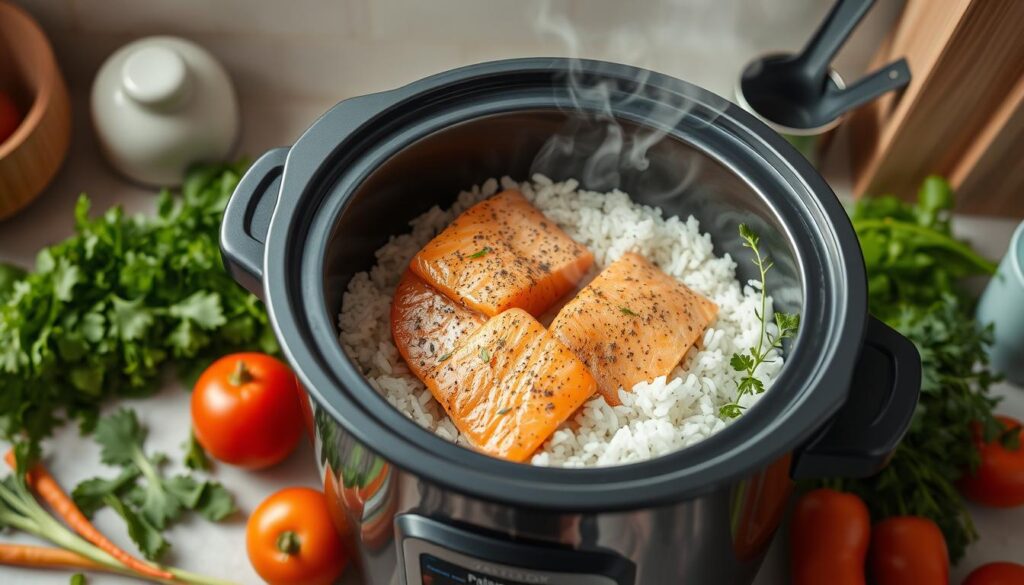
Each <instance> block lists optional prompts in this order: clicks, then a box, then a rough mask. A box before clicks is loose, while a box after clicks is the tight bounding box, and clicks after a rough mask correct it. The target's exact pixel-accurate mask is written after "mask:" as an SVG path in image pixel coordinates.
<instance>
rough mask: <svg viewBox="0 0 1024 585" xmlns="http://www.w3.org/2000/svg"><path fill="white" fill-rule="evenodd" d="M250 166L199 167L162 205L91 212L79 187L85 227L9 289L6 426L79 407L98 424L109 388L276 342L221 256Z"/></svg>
mask: <svg viewBox="0 0 1024 585" xmlns="http://www.w3.org/2000/svg"><path fill="white" fill-rule="evenodd" d="M244 169H245V165H244V164H234V165H215V166H205V167H200V168H197V169H196V170H194V171H192V172H190V173H189V175H188V177H187V179H186V181H185V184H184V186H183V187H182V193H181V197H173V196H172V195H171V194H170V193H168V192H164V193H162V194H161V195H160V198H159V200H158V202H157V211H156V213H155V215H140V216H136V217H127V216H126V215H125V214H124V213H123V212H122V211H121V209H120V208H117V207H114V208H111V209H109V210H107V211H106V212H105V213H103V214H101V215H99V216H97V217H90V204H89V199H88V198H87V197H85V196H84V195H83V196H82V197H80V198H79V200H78V204H77V206H76V207H75V226H76V227H75V234H74V235H72V236H71V237H69V238H68V239H66V240H64V241H63V242H60V243H58V244H56V245H53V246H50V247H49V248H46V249H44V250H42V251H41V252H40V253H39V255H38V257H37V260H36V267H35V271H34V272H32V273H30V274H27V275H24V276H23V277H20V276H18V277H17V278H18V279H17V281H16V282H14V283H13V284H9V285H5V286H9V287H10V290H9V292H8V293H6V295H5V294H4V293H2V292H0V388H3V392H2V393H0V413H2V414H0V430H2V431H3V432H4V433H5V434H6V435H8V436H11V437H14V436H22V437H27V438H28V439H30V440H33V441H36V440H38V439H40V438H42V437H44V436H47V435H48V434H49V433H50V432H51V431H52V429H53V428H54V427H55V426H56V425H58V424H60V423H61V422H62V421H63V420H64V419H72V418H73V419H77V420H78V421H79V422H80V424H81V425H82V426H83V428H84V430H88V429H89V428H90V427H91V426H92V425H93V424H94V423H95V419H96V413H97V408H98V405H99V404H100V402H101V401H102V400H103V399H104V398H107V397H118V396H139V395H145V394H147V393H149V392H151V391H153V390H154V388H155V387H156V386H157V384H158V383H159V380H160V375H161V370H162V368H163V366H165V365H168V364H171V363H173V365H174V366H175V368H176V369H177V371H178V372H179V374H181V375H182V376H185V377H188V376H192V375H195V374H198V372H199V371H201V370H202V368H203V367H205V366H206V365H207V364H209V362H210V361H211V360H212V359H213V358H215V357H217V356H220V355H223V354H226V353H230V352H232V351H239V350H247V349H254V350H262V351H265V352H269V353H276V351H277V346H276V343H275V341H274V337H273V333H272V331H271V329H270V327H269V325H268V322H267V316H266V312H265V311H264V309H263V306H262V304H261V303H260V301H259V300H258V299H257V298H256V297H254V296H253V295H251V294H249V293H248V292H246V291H245V290H244V289H242V288H241V287H239V286H238V285H237V284H236V283H235V282H234V281H233V280H232V279H231V277H230V276H228V274H227V272H226V271H225V270H224V268H223V265H222V262H221V256H220V248H219V244H218V237H219V236H218V234H219V230H220V221H221V217H222V215H223V211H224V206H225V205H226V203H227V200H228V198H229V197H230V195H231V193H232V191H233V189H234V187H235V185H236V184H237V183H238V180H239V177H240V176H241V174H242V172H243V171H244ZM7 278H8V279H10V277H7ZM5 297H6V298H5Z"/></svg>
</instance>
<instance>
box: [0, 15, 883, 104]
mask: <svg viewBox="0 0 1024 585" xmlns="http://www.w3.org/2000/svg"><path fill="white" fill-rule="evenodd" d="M14 1H15V2H20V3H21V4H23V5H24V6H25V7H26V8H28V9H29V11H31V12H32V13H33V14H35V15H36V16H37V17H38V18H39V19H40V21H41V22H42V23H43V25H44V27H45V28H46V29H47V30H48V31H49V33H50V36H51V38H52V40H53V43H54V46H55V48H56V51H57V53H58V57H59V59H60V60H61V62H62V64H63V67H64V70H65V75H66V76H67V77H68V80H69V82H70V84H71V85H72V87H73V88H75V89H77V90H78V91H81V90H82V89H85V88H88V86H89V84H90V83H91V80H92V77H93V75H94V74H95V71H96V69H97V67H98V66H99V64H100V63H101V62H102V60H103V59H104V58H105V57H106V56H107V55H109V54H110V53H111V52H112V51H113V50H114V49H115V48H117V47H118V46H120V45H122V44H124V43H126V42H128V41H130V40H132V39H135V38H138V37H140V36H145V35H150V34H174V35H180V36H184V37H187V38H190V39H193V40H195V41H197V42H199V43H200V44H202V45H204V46H205V47H207V48H208V49H210V50H211V51H213V53H214V54H215V55H217V56H218V57H219V58H220V59H221V60H222V61H223V62H224V63H225V65H226V66H227V67H228V70H229V71H230V72H231V73H232V75H233V77H234V79H235V82H236V84H237V85H238V87H239V90H240V93H241V95H242V100H243V103H244V102H250V103H252V102H259V101H267V102H277V101H280V100H291V101H292V102H302V101H305V102H315V103H317V104H321V103H328V104H329V103H333V102H334V101H337V100H339V99H342V98H344V97H347V96H352V95H358V94H362V93H366V92H371V91H376V90H381V89H387V88H390V87H394V86H397V85H400V84H403V83H406V82H408V81H412V80H414V79H416V78H419V77H422V76H424V75H428V74H431V73H435V72H438V71H442V70H445V69H449V68H452V67H456V66H459V65H464V64H469V63H473V62H478V61H485V60H491V59H497V58H506V57H517V56H536V55H569V54H578V55H580V56H583V57H591V58H601V59H610V60H615V61H621V62H628V63H633V64H638V65H643V66H647V67H650V68H653V69H657V70H660V71H663V72H666V73H669V74H672V75H675V76H678V77H681V78H684V79H687V80H689V81H693V82H695V83H698V84H701V85H704V86H705V87H708V88H709V89H712V90H713V91H716V92H719V93H721V94H723V95H725V94H729V93H731V91H732V86H733V84H734V83H735V80H736V78H737V75H738V73H739V71H740V70H741V69H742V67H743V65H744V64H745V63H746V62H747V61H748V60H749V59H750V58H752V57H753V56H754V55H757V54H759V53H763V52H765V51H771V50H794V49H797V48H799V47H800V46H801V45H802V44H803V42H804V41H805V40H806V39H807V38H808V37H809V36H810V34H811V32H812V31H813V29H814V27H815V26H816V24H817V23H818V22H819V21H820V20H821V19H822V18H823V16H824V15H825V13H826V12H827V11H828V9H829V7H830V5H831V4H832V2H831V0H633V1H630V0H14ZM901 5H902V1H901V0H882V1H881V2H878V3H877V6H875V8H874V9H873V11H872V13H871V14H870V15H869V16H868V18H867V19H866V20H865V22H864V23H863V24H862V25H861V27H860V28H859V29H858V31H857V32H856V33H855V37H854V39H853V40H852V42H851V43H850V44H849V45H848V46H847V47H846V48H845V49H844V50H843V52H842V54H841V55H840V58H839V60H838V62H837V65H838V68H839V69H840V71H841V72H842V73H844V74H845V75H847V76H851V75H856V74H857V73H859V72H860V71H863V70H864V69H865V67H866V66H867V63H868V61H869V60H870V58H871V55H872V53H873V51H874V48H875V47H876V46H877V45H878V43H879V42H880V41H881V39H882V38H883V37H884V34H885V31H886V29H887V28H888V26H889V25H890V24H891V22H892V21H893V19H894V18H895V17H896V15H897V14H898V12H899V9H900V8H901ZM566 24H571V25H572V27H573V30H572V31H571V34H567V31H568V27H567V26H566ZM567 36H568V37H575V40H576V44H575V46H571V45H569V44H567V43H566V40H565V39H566V37H567Z"/></svg>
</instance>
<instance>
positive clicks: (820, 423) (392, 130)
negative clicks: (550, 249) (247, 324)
mask: <svg viewBox="0 0 1024 585" xmlns="http://www.w3.org/2000/svg"><path fill="white" fill-rule="evenodd" d="M638 80H643V83H639V82H638ZM593 87H599V88H602V89H601V90H600V91H581V90H580V88H593ZM609 120H615V124H614V125H612V126H614V128H611V127H610V126H609V123H608V122H609ZM608 132H617V133H619V138H621V142H622V144H623V145H625V146H626V147H628V146H629V145H635V144H639V143H641V142H642V143H643V144H644V145H650V148H649V149H646V151H645V152H644V153H643V154H644V158H645V159H646V163H643V161H641V162H640V163H638V162H637V160H636V157H635V156H633V154H635V149H634V150H632V151H631V150H630V149H629V148H623V149H621V150H620V151H618V152H616V153H613V155H612V156H610V157H606V158H607V160H604V161H602V162H601V164H602V165H604V167H602V168H603V170H602V171H601V172H592V171H593V170H594V168H595V166H594V164H593V161H594V158H595V156H598V155H601V152H600V149H601V145H602V144H606V143H607V139H606V138H607V133H608ZM662 134H663V135H664V136H662ZM595 136H596V137H597V139H594V137H595ZM553 140H560V141H561V142H558V143H554V144H553ZM566 140H568V142H567V141H566ZM567 144H571V145H572V148H567V147H566V145H567ZM630 153H633V154H630ZM532 172H544V173H545V174H547V175H549V176H551V177H552V178H554V179H565V178H570V177H580V178H582V179H583V185H582V186H583V187H586V188H595V189H599V190H608V189H609V188H612V187H617V188H620V189H622V190H624V191H626V192H628V193H630V194H631V195H632V196H633V197H634V198H635V199H637V200H639V201H641V202H643V203H648V204H651V205H657V206H659V207H661V208H662V209H663V210H664V211H665V213H666V214H667V215H679V216H682V217H686V216H688V215H691V214H692V215H694V216H696V217H697V219H699V220H700V223H701V229H702V231H706V232H709V233H710V234H711V236H712V238H713V241H714V244H715V249H716V253H718V254H722V253H730V254H732V256H733V257H734V258H745V257H746V256H745V255H744V254H743V250H742V246H741V241H740V239H739V238H738V235H737V227H738V224H740V223H748V224H750V225H751V226H752V227H753V228H754V229H755V230H757V231H758V232H759V233H760V234H761V236H762V240H763V242H764V244H765V246H766V247H767V249H768V250H770V251H771V253H772V256H773V259H774V261H775V265H776V268H775V269H774V270H773V271H772V272H771V273H770V279H769V283H768V286H769V288H770V290H771V291H772V294H773V295H774V296H775V299H776V305H777V307H779V308H780V309H781V310H786V311H798V312H799V313H800V314H801V318H802V323H801V327H800V331H799V335H798V336H797V338H796V339H795V340H794V342H793V343H792V344H791V345H790V346H788V347H787V348H786V349H787V363H786V365H785V368H784V369H783V372H782V373H781V375H780V377H779V378H778V379H777V380H776V382H775V384H774V386H773V387H772V389H771V390H770V391H769V392H767V393H766V394H765V395H764V396H763V397H762V399H761V400H760V401H759V402H758V403H757V405H756V406H755V407H753V408H751V409H749V411H747V412H746V413H745V414H744V415H743V416H742V417H740V418H739V419H738V420H736V421H735V422H734V423H732V424H731V425H730V426H729V427H727V428H726V429H725V430H723V431H721V432H719V433H717V434H715V435H713V436H711V437H710V438H708V439H706V440H704V441H702V442H700V443H698V444H696V445H694V446H691V447H689V448H686V449H683V450H681V451H679V452H676V453H673V454H670V455H667V456H663V457H660V458H656V459H653V460H650V461H646V462H642V463H636V464H631V465H625V466H619V467H609V468H599V469H554V468H538V467H533V466H529V465H520V464H513V463H509V462H505V461H501V460H497V459H493V458H490V457H487V456H484V455H481V454H478V453H475V452H472V451H470V450H468V449H465V448H462V447H459V446H457V445H455V444H452V443H449V442H447V441H445V440H443V439H441V438H439V437H437V436H434V435H433V434H431V433H429V432H428V431H426V430H424V429H422V428H420V427H419V426H417V424H416V423H414V422H413V421H411V420H409V419H407V418H406V417H405V416H404V415H402V414H401V413H399V412H398V411H396V410H395V409H393V408H392V407H391V406H390V405H389V404H388V403H387V402H386V401H385V400H384V398H383V397H381V396H380V395H379V394H378V393H377V392H375V391H374V389H373V388H372V387H371V386H370V385H369V384H368V382H367V381H366V379H365V378H364V377H363V376H362V375H361V373H360V371H359V370H358V368H357V366H356V365H355V364H354V363H353V362H352V361H351V360H350V359H349V358H348V357H347V356H346V355H345V353H344V352H343V350H342V348H341V346H340V344H339V343H338V330H337V325H336V323H337V314H338V312H339V309H340V306H341V302H342V295H343V293H344V291H345V287H346V286H347V284H348V281H349V280H350V279H351V277H352V276H353V275H354V274H356V273H358V272H361V271H365V270H368V269H369V268H370V267H371V266H373V264H374V263H375V262H376V260H375V257H374V251H375V250H376V249H378V248H379V247H380V246H382V245H383V244H384V243H386V242H387V240H388V238H389V237H390V236H391V235H394V234H399V233H403V232H406V231H408V222H409V220H410V219H412V218H414V217H416V216H418V215H420V214H421V213H423V212H425V211H426V210H428V209H429V208H431V207H432V206H434V205H439V206H441V207H446V206H448V205H450V204H451V203H452V201H453V200H454V197H455V195H456V194H457V193H458V192H459V191H460V190H462V189H465V188H467V187H468V186H470V185H473V184H477V183H480V182H482V181H483V180H485V179H487V178H489V177H495V176H503V175H509V176H512V177H514V178H517V179H520V180H521V179H524V178H527V177H529V176H530V174H531V173H532ZM222 249H223V252H224V257H225V263H226V265H227V266H228V269H229V270H230V271H231V272H232V273H233V275H234V276H235V278H236V279H237V280H238V281H239V282H240V283H241V284H243V285H244V286H246V287H247V288H249V289H250V290H252V291H253V292H254V293H256V294H258V295H259V296H261V297H262V298H263V299H264V300H265V301H266V304H267V307H268V309H269V312H270V314H271V318H272V321H273V324H274V327H275V329H276V332H277V334H278V338H279V340H280V343H281V346H282V348H283V351H284V353H285V354H286V356H287V358H288V360H289V362H290V363H291V365H292V366H293V368H294V369H295V372H296V374H297V375H298V377H299V380H300V381H301V383H302V385H303V386H304V388H305V389H306V391H307V392H308V395H309V406H310V417H311V420H312V425H313V427H314V429H315V433H316V441H317V453H318V456H319V460H320V464H321V470H322V471H323V472H324V474H325V475H324V480H325V481H324V489H325V491H326V492H327V493H328V497H329V499H330V501H331V504H332V505H331V508H332V513H334V514H335V515H337V516H338V519H339V520H340V519H342V518H343V519H344V520H346V521H347V525H348V528H347V529H346V535H347V537H348V538H350V539H351V541H352V545H353V546H354V547H355V550H358V553H359V554H358V557H359V564H360V566H361V568H362V571H363V573H364V579H365V582H366V583H367V585H384V584H392V583H410V584H412V583H415V584H416V585H420V584H428V583H429V584H433V585H447V584H449V583H481V584H491V583H493V584H495V585H515V584H526V583H552V584H565V585H573V584H580V585H663V584H665V583H672V582H700V583H723V584H729V583H737V584H739V583H749V582H751V581H752V579H753V577H754V575H755V574H756V572H757V570H758V567H759V565H760V562H761V559H762V557H763V554H764V551H765V550H766V548H767V546H768V544H769V542H770V541H771V537H772V536H773V534H774V531H775V528H776V527H777V525H778V523H779V521H780V519H781V516H782V512H783V508H784V506H785V503H786V501H787V499H788V497H789V496H790V494H791V488H792V478H800V477H814V476H836V475H846V476H863V475H868V474H871V473H873V472H875V471H876V470H877V469H878V468H879V467H880V466H881V465H883V464H884V461H885V459H886V457H887V456H888V454H889V453H890V452H891V451H892V449H893V448H894V447H895V445H896V444H897V442H898V441H899V439H900V437H901V436H902V434H903V432H904V431H905V429H906V427H907V425H908V424H909V420H910V416H911V413H912V411H913V407H914V405H915V404H916V400H917V395H918V391H919V387H920V361H919V358H918V356H917V353H916V350H915V349H914V347H913V345H912V344H910V343H909V342H908V341H907V340H906V339H904V338H903V337H901V336H899V335H898V334H896V333H895V332H893V331H892V330H890V329H888V328H887V327H885V326H884V325H882V324H881V323H880V322H877V321H875V320H874V319H872V318H871V317H870V316H869V315H868V313H867V306H866V304H867V301H866V297H867V294H866V293H867V290H866V282H865V274H864V263H863V258H862V257H861V253H860V248H859V246H858V243H857V240H856V237H855V234H854V232H853V229H852V227H851V225H850V223H849V220H848V219H847V217H846V215H845V213H844V211H843V209H842V207H841V205H840V204H839V202H838V201H837V200H836V197H835V195H834V194H833V193H832V191H831V190H830V189H829V187H828V186H827V184H826V183H825V182H824V180H823V179H822V178H821V177H820V176H819V175H818V174H817V173H816V172H815V170H814V169H813V168H812V167H811V166H810V165H809V164H808V163H807V161H806V160H804V159H803V158H802V157H801V156H800V155H799V154H798V153H797V152H796V151H795V150H794V149H793V148H792V147H791V146H789V145H788V144H786V143H785V141H784V140H782V139H781V138H780V137H779V136H778V135H776V134H775V133H773V132H772V131H771V130H769V129H768V128H767V127H765V126H764V125H763V124H762V123H760V122H758V121H757V120H755V119H754V118H753V117H751V116H750V115H749V114H747V113H745V112H743V111H742V110H740V109H739V108H738V107H736V106H735V105H733V104H730V103H728V102H726V101H725V100H723V99H722V98H720V97H718V96H716V95H714V94H712V93H710V92H708V91H706V90H703V89H700V88H698V87H695V86H693V85H690V84H687V83H685V82H682V81H680V80H677V79H674V78H670V77H667V76H664V75H660V74H656V73H652V72H648V71H643V70H639V69H635V68H632V67H628V66H623V65H615V64H610V63H605V62H597V61H583V62H570V61H567V60H563V59H520V60H508V61H497V62H492V63H484V64H480V65H474V66H470V67H466V68H462V69H458V70H454V71H450V72H447V73H442V74H440V75H436V76H433V77H430V78H427V79H424V80H421V81H418V82H415V83H413V84H411V85H408V86H405V87H402V88H399V89H396V90H393V91H389V92H384V93H379V94H373V95H368V96H364V97H359V98H353V99H350V100H346V101H343V102H341V103H339V104H338V105H337V106H335V107H334V108H333V109H332V110H330V111H329V112H327V113H326V114H325V115H324V116H323V117H321V118H320V119H319V120H318V121H317V122H316V123H315V124H313V126H312V127H311V128H310V129H309V130H308V131H307V132H306V133H305V134H304V135H303V136H302V137H301V138H300V139H299V140H298V141H297V142H296V144H295V145H294V146H292V147H291V148H281V149H275V150H272V151H270V152H268V153H267V154H265V155H264V156H263V157H261V158H260V159H258V160H257V161H256V163H255V164H254V165H253V167H252V168H251V169H250V170H249V172H248V173H247V174H246V176H245V177H244V178H243V180H242V182H241V183H240V185H239V187H238V189H237V190H236V191H235V193H234V195H233V197H232V199H231V201H230V203H229V204H228V208H227V211H226V214H225V219H224V226H223V232H222ZM738 274H739V277H740V278H741V279H747V278H752V277H754V272H753V267H752V266H751V265H749V263H747V262H739V263H738Z"/></svg>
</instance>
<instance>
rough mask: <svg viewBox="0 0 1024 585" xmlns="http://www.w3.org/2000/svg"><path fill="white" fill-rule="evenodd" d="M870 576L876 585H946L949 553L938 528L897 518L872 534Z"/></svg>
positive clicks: (911, 518) (922, 520)
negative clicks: (912, 584)
mask: <svg viewBox="0 0 1024 585" xmlns="http://www.w3.org/2000/svg"><path fill="white" fill-rule="evenodd" d="M870 556H871V574H872V575H873V576H874V577H875V583H876V584H877V585H905V584H907V583H914V584H915V585H947V583H949V551H948V550H946V539H945V538H943V536H942V531H941V530H939V527H938V526H937V525H936V524H935V523H934V522H932V521H931V520H929V519H928V518H922V517H920V516H896V517H893V518H888V519H886V520H883V521H881V522H879V523H878V524H876V525H875V528H874V530H872V531H871V554H870Z"/></svg>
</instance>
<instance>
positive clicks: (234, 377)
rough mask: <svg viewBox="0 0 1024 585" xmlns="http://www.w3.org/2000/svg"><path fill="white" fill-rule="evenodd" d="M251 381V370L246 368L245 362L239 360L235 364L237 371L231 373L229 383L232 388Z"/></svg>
mask: <svg viewBox="0 0 1024 585" xmlns="http://www.w3.org/2000/svg"><path fill="white" fill-rule="evenodd" d="M251 381H252V372H250V371H249V368H248V367H246V365H245V362H243V361H242V360H238V361H237V362H236V363H235V371H234V372H231V375H230V376H228V383H230V384H231V385H232V386H241V385H242V384H245V383H246V382H251Z"/></svg>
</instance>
